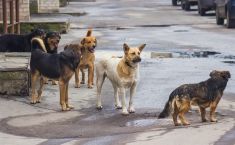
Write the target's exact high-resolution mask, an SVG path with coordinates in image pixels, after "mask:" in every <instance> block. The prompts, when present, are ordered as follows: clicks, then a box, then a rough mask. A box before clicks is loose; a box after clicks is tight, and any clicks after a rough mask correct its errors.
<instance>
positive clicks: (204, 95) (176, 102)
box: [158, 70, 231, 126]
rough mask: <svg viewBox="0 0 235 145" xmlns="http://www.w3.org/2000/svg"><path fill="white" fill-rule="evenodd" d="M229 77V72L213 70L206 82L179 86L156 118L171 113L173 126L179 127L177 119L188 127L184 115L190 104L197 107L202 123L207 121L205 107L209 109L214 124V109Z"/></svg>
mask: <svg viewBox="0 0 235 145" xmlns="http://www.w3.org/2000/svg"><path fill="white" fill-rule="evenodd" d="M230 77H231V76H230V72H229V71H216V70H215V71H212V72H211V73H210V78H209V79H208V80H206V81H203V82H200V83H198V84H185V85H181V86H180V87H178V88H176V89H175V90H174V91H173V92H172V93H171V94H170V97H169V100H168V101H167V103H166V105H165V108H164V109H163V111H162V112H161V113H160V115H159V116H158V118H165V117H167V116H169V114H170V113H172V117H173V121H174V124H175V126H178V125H180V123H178V120H177V118H178V117H179V119H180V121H181V123H182V124H183V125H190V124H189V122H188V121H186V119H185V117H184V114H185V113H186V112H188V111H189V109H190V107H191V104H192V105H197V106H199V108H200V112H201V119H202V122H206V121H207V119H206V117H205V116H206V108H207V107H210V121H211V122H216V121H217V120H216V118H215V109H216V107H217V104H218V103H219V101H220V99H221V97H222V95H223V91H224V89H225V88H226V85H227V82H228V79H229V78H230Z"/></svg>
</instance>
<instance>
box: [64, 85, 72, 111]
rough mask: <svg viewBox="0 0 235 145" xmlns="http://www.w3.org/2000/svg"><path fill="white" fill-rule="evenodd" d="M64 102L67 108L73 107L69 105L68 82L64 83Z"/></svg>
mask: <svg viewBox="0 0 235 145" xmlns="http://www.w3.org/2000/svg"><path fill="white" fill-rule="evenodd" d="M65 103H66V108H67V110H71V109H74V107H73V106H72V105H69V82H68V83H67V84H66V90H65Z"/></svg>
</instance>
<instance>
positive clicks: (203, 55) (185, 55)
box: [151, 51, 235, 59]
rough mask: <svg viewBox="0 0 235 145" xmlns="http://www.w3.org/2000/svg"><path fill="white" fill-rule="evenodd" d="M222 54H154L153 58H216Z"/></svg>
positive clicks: (203, 52) (196, 52) (207, 52)
mask: <svg viewBox="0 0 235 145" xmlns="http://www.w3.org/2000/svg"><path fill="white" fill-rule="evenodd" d="M220 54H221V53H219V52H216V51H181V52H152V53H151V58H208V57H212V56H214V57H216V56H217V55H220ZM224 57H226V56H224ZM229 58H231V56H230V57H229ZM234 59H235V57H234Z"/></svg>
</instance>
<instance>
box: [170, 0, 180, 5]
mask: <svg viewBox="0 0 235 145" xmlns="http://www.w3.org/2000/svg"><path fill="white" fill-rule="evenodd" d="M180 1H181V0H171V2H172V6H177V4H178V3H180Z"/></svg>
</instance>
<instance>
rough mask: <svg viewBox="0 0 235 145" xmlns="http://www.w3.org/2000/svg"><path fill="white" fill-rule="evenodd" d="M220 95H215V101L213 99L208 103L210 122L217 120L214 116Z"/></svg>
mask: <svg viewBox="0 0 235 145" xmlns="http://www.w3.org/2000/svg"><path fill="white" fill-rule="evenodd" d="M220 98H221V97H220V96H218V97H216V99H215V101H213V102H212V103H211V105H210V121H211V122H217V119H216V117H215V109H216V107H217V105H218V103H219V101H220Z"/></svg>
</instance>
